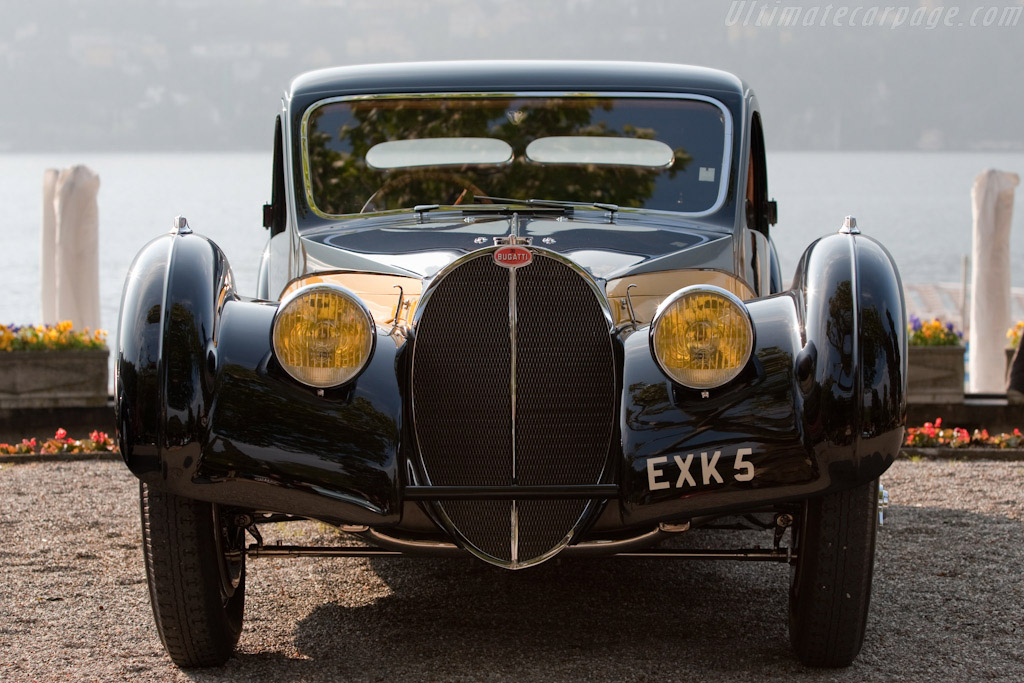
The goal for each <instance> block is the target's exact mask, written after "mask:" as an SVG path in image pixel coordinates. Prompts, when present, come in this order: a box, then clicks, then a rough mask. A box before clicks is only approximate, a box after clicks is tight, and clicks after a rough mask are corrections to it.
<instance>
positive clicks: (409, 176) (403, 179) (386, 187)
mask: <svg viewBox="0 0 1024 683" xmlns="http://www.w3.org/2000/svg"><path fill="white" fill-rule="evenodd" d="M426 179H429V180H443V181H448V182H450V183H451V184H452V185H455V186H456V187H458V188H460V189H461V190H462V192H460V193H459V196H458V197H457V198H456V199H455V201H453V202H451V204H453V205H455V206H458V205H459V204H461V203H462V202H463V201H464V200H465V199H466V197H467V195H468V196H469V197H470V199H472V197H473V195H485V194H487V193H486V192H484V191H483V190H481V189H480V188H479V187H477V186H476V185H475V184H473V183H472V182H471V181H470V180H469V179H467V178H464V177H462V176H460V175H459V174H457V173H451V172H448V171H416V172H413V173H403V174H402V175H398V176H395V177H394V178H389V179H388V180H387V181H385V183H384V184H383V185H381V186H380V187H379V188H377V191H376V192H374V193H373V194H372V195H370V198H369V199H367V200H366V203H365V204H363V208H362V209H360V210H359V213H369V212H371V211H382V210H383V209H384V207H383V204H382V203H381V202H380V200H381V198H382V197H384V196H385V195H386V194H388V193H389V192H392V191H394V190H397V189H399V188H402V187H405V186H406V185H408V184H409V183H411V182H413V181H416V180H426ZM484 201H486V202H487V203H488V204H491V203H493V202H491V201H490V200H484ZM379 203H381V205H380V206H378V204H379Z"/></svg>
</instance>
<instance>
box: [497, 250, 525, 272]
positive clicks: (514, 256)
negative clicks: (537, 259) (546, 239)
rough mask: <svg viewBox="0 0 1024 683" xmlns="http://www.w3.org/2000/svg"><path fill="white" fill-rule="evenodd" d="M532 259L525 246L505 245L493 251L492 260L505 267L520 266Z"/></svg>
mask: <svg viewBox="0 0 1024 683" xmlns="http://www.w3.org/2000/svg"><path fill="white" fill-rule="evenodd" d="M532 261H533V254H532V253H530V250H529V249H527V248H526V247H520V246H507V247H502V248H501V249H498V250H497V251H496V252H494V262H495V263H497V264H498V265H499V266H504V267H505V268H521V267H523V266H528V265H530V263H531V262H532Z"/></svg>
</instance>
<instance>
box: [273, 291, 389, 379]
mask: <svg viewBox="0 0 1024 683" xmlns="http://www.w3.org/2000/svg"><path fill="white" fill-rule="evenodd" d="M273 344H274V354H275V355H276V356H277V360H278V362H279V363H281V367H283V368H284V369H285V370H286V371H287V372H288V374H289V375H291V376H292V377H294V378H295V379H296V380H298V381H300V382H302V383H303V384H308V385H310V386H313V387H317V388H327V387H336V386H338V385H341V384H344V383H345V382H347V381H349V380H350V379H352V378H353V377H355V376H356V375H357V374H359V371H360V370H362V369H363V366H364V365H366V361H367V360H369V358H370V353H371V352H372V351H373V318H372V317H371V316H370V312H369V311H368V310H366V307H365V306H363V304H362V303H361V302H360V301H359V299H357V298H356V296H355V295H354V294H352V293H351V292H349V291H348V290H347V289H345V288H344V287H338V286H337V285H327V284H320V285H311V286H309V287H303V288H302V289H299V290H297V291H295V292H293V293H292V294H291V295H290V296H288V297H287V298H285V299H284V301H282V302H281V306H280V307H279V308H278V310H277V315H276V316H275V317H274V331H273Z"/></svg>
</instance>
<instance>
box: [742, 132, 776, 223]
mask: <svg viewBox="0 0 1024 683" xmlns="http://www.w3.org/2000/svg"><path fill="white" fill-rule="evenodd" d="M776 213H777V209H776V204H775V202H774V201H771V200H769V199H768V165H767V162H766V161H765V151H764V133H763V131H762V129H761V116H760V114H757V113H756V112H755V113H754V118H753V120H752V121H751V123H750V168H749V172H748V174H747V225H748V226H749V227H750V229H751V230H757V231H758V232H760V233H762V234H764V235H766V236H767V235H768V230H769V227H770V226H772V225H775V222H776V220H777V216H776Z"/></svg>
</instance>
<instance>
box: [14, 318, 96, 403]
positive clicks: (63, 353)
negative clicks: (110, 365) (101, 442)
mask: <svg viewBox="0 0 1024 683" xmlns="http://www.w3.org/2000/svg"><path fill="white" fill-rule="evenodd" d="M106 337H107V333H106V332H104V331H103V330H96V331H95V332H90V331H89V330H88V328H87V329H84V330H80V331H76V330H75V329H74V328H73V327H72V325H71V323H70V322H68V321H64V322H61V323H58V324H57V325H54V326H48V325H26V326H24V327H18V326H17V325H0V409H14V410H18V409H32V408H71V407H98V406H104V405H106V403H107V358H108V355H109V352H108V350H107V342H106Z"/></svg>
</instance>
